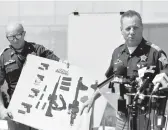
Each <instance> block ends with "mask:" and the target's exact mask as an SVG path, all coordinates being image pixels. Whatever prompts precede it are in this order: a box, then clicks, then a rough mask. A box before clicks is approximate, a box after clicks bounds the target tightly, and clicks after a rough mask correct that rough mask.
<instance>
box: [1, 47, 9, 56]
mask: <svg viewBox="0 0 168 130" xmlns="http://www.w3.org/2000/svg"><path fill="white" fill-rule="evenodd" d="M8 49H10V47H9V46H7V47H6V48H5V49H3V50H2V51H1V52H0V56H1V55H2V53H3V52H5V51H6V50H8Z"/></svg>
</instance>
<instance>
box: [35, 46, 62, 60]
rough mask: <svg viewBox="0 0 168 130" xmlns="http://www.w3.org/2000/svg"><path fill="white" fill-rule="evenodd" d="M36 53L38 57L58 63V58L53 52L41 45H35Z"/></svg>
mask: <svg viewBox="0 0 168 130" xmlns="http://www.w3.org/2000/svg"><path fill="white" fill-rule="evenodd" d="M35 48H36V53H37V55H38V56H41V57H44V58H47V59H51V60H55V61H59V60H60V58H58V57H57V56H56V55H55V54H54V53H53V51H51V50H49V49H46V48H45V47H44V46H42V45H36V47H35Z"/></svg>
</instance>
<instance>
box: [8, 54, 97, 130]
mask: <svg viewBox="0 0 168 130" xmlns="http://www.w3.org/2000/svg"><path fill="white" fill-rule="evenodd" d="M92 77H93V76H92V74H91V73H89V72H88V71H87V70H83V69H81V68H79V67H76V66H73V65H70V67H69V68H67V66H66V64H64V63H60V62H57V61H53V60H49V59H46V58H41V57H38V56H34V55H28V56H27V61H26V64H25V65H24V67H23V69H22V73H21V76H20V78H19V81H18V83H17V86H16V89H15V91H14V94H13V96H12V99H11V102H10V104H9V107H8V109H9V110H10V111H11V112H12V114H13V117H14V119H13V120H14V121H16V122H20V123H23V124H26V125H28V126H31V127H34V128H37V129H41V130H55V129H59V130H87V129H89V128H87V127H89V123H88V124H87V121H89V119H90V117H89V115H85V114H84V115H83V116H80V114H79V113H80V111H81V107H82V105H83V103H84V102H86V101H87V100H88V98H89V96H90V95H91V94H92V93H93V92H94V89H95V88H96V87H95V85H96V84H95V80H94V79H93V78H92ZM83 123H85V125H84V124H83ZM86 124H87V125H86Z"/></svg>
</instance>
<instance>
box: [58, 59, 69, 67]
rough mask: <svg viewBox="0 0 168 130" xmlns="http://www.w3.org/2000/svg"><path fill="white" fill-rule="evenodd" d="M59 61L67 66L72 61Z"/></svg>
mask: <svg viewBox="0 0 168 130" xmlns="http://www.w3.org/2000/svg"><path fill="white" fill-rule="evenodd" d="M59 62H61V63H64V64H66V66H67V68H69V66H70V63H69V61H67V60H59Z"/></svg>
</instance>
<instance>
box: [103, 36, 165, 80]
mask: <svg viewBox="0 0 168 130" xmlns="http://www.w3.org/2000/svg"><path fill="white" fill-rule="evenodd" d="M121 65H123V66H125V67H127V76H128V77H130V78H133V77H138V70H139V69H141V68H143V67H146V66H156V70H155V74H158V73H160V71H161V70H163V69H165V68H168V60H167V57H166V54H165V52H164V51H163V50H161V49H160V48H159V47H158V46H156V45H155V44H152V43H150V42H148V41H146V40H145V39H142V41H141V43H140V44H139V45H138V47H137V48H136V49H135V51H134V52H133V53H132V54H130V53H129V50H128V48H127V46H126V44H122V45H120V46H119V47H118V48H116V49H115V50H114V52H113V55H112V59H111V63H110V66H109V68H108V70H107V72H106V74H105V75H106V77H109V76H111V75H112V74H113V73H114V72H115V71H116V70H117V67H118V66H121Z"/></svg>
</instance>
